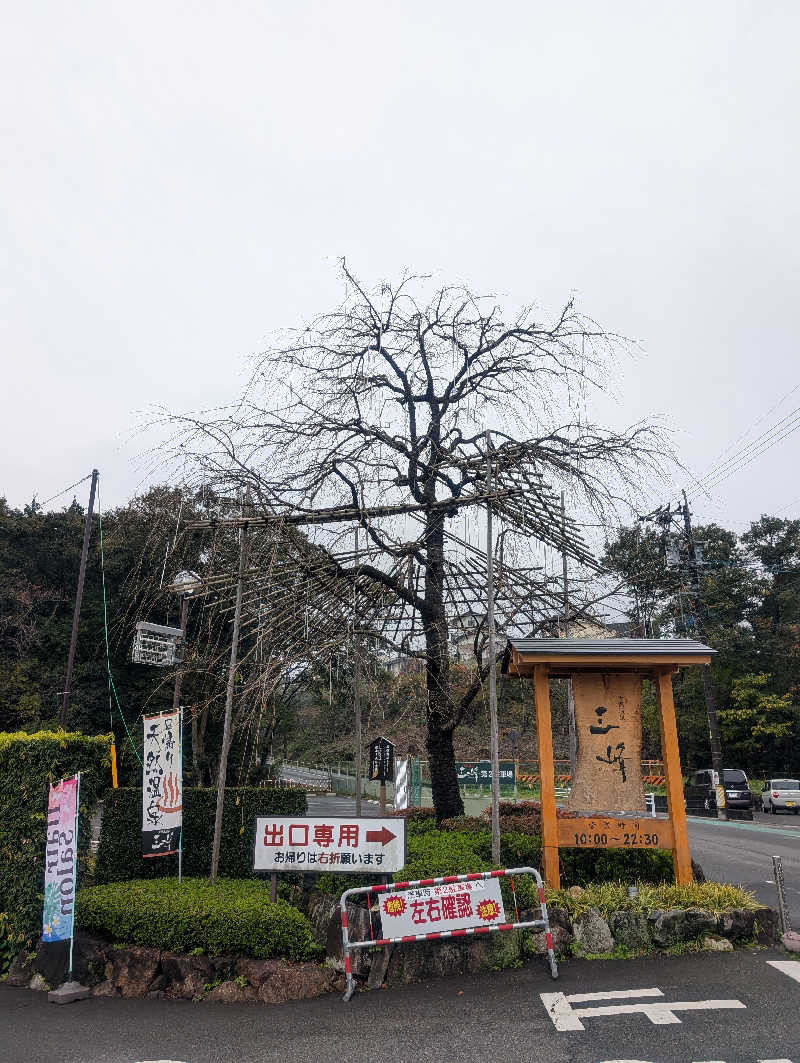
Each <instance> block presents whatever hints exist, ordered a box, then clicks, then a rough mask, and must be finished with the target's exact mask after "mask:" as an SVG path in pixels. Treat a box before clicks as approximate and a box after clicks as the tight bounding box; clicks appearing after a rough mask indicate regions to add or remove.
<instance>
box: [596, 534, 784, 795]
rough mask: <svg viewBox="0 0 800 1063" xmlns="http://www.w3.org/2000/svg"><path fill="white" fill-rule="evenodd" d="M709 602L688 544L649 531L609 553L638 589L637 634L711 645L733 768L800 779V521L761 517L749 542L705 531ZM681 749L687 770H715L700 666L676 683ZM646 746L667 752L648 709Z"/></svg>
mask: <svg viewBox="0 0 800 1063" xmlns="http://www.w3.org/2000/svg"><path fill="white" fill-rule="evenodd" d="M694 535H695V539H696V541H697V542H699V543H702V557H703V560H702V563H701V564H700V566H699V573H700V600H698V598H697V595H696V593H695V590H694V588H693V585H692V581H691V579H690V572H689V558H688V556H687V547H686V544H685V542H684V541H683V539H682V537H679V536H675V535H672V534H670V535H666V534H664V533H663V532H661V531H658V530H656V529H654V528H652V527H649V526H643V525H641V524H640V525H638V526H636V527H629V528H622V529H621V530H620V531H619V532H618V534H617V535H616V537H615V538H614V539H613V541H611V542H610V543H609V544H608V545H607V547H606V551H605V562H606V565H607V566H608V568H609V569H610V570H611V571H612V572H613V573H615V574H617V575H618V576H620V577H621V578H622V579H623V580H624V582H625V584H626V587H627V589H628V592H629V599H628V604H627V607H626V612H627V616H628V618H629V620H630V622H631V626H632V629H633V633H634V634H636V635H640V636H644V635H647V636H651V637H656V638H658V637H676V638H693V637H695V636H696V627H697V621H696V617H697V616H698V615H702V616H703V617H704V638H705V640H706V641H707V642H708V643H709V644H710V645H711V646H712V647H713V648H714V649H715V650H717V654H716V656H715V658H714V661H713V665H712V675H713V681H714V687H715V691H716V694H717V699H718V705H719V713H718V714H719V722H720V728H721V732H722V742H723V754H724V760H725V763H726V764H727V765H729V766H731V767H741V768H744V769H745V770H746V771H748V772H749V773H750V774H752V775H755V776H756V777H759V776H763V775H765V774H766V775H769V774H781V773H787V774H792V775H797V774H798V772H799V771H800V756H798V754H797V753H796V750H797V748H798V739H800V520H784V519H781V518H779V517H773V516H766V515H763V516H761V517H760V518H759V519H758V520H756V521H753V522H752V523H751V524H750V527H749V529H748V530H747V531H746V532H745V533H744V534H742V535H736V534H735V533H734V532H732V531H729V530H727V529H726V528H723V527H720V526H719V525H718V524H713V523H712V524H705V525H698V526H697V527H696V528H695V532H694ZM675 701H676V708H677V712H678V727H679V735H680V738H681V750H682V755H683V759H684V763H685V764H686V765H687V767H691V768H701V767H708V766H709V765H710V757H709V751H708V750H709V747H708V724H707V720H706V711H705V704H704V701H703V691H702V682H701V679H700V676H699V675H698V674H697V670H696V669H686V670H685V671H684V672H683V673H682V674H681V675H680V676H679V677H678V678H677V680H676V683H675ZM645 745H646V749H647V752H648V753H650V754H652V755H657V749H658V724H657V720H656V717H655V709H654V705H653V703H652V701H651V700H650V701H649V702H648V704H647V705H646V707H645Z"/></svg>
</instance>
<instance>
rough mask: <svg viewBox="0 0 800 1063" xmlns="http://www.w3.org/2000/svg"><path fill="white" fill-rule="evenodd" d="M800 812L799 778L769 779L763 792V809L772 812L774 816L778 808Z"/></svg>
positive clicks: (795, 812)
mask: <svg viewBox="0 0 800 1063" xmlns="http://www.w3.org/2000/svg"><path fill="white" fill-rule="evenodd" d="M779 809H783V810H784V811H786V812H794V814H795V815H797V814H798V812H800V780H799V779H767V781H766V782H765V783H764V789H763V791H762V793H761V811H762V812H771V813H772V814H773V815H774V816H776V815H777V814H778V810H779Z"/></svg>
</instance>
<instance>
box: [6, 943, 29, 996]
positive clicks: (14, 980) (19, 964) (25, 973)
mask: <svg viewBox="0 0 800 1063" xmlns="http://www.w3.org/2000/svg"><path fill="white" fill-rule="evenodd" d="M35 959H36V957H35V956H32V955H31V954H30V953H29V952H28V950H27V949H23V950H22V952H18V953H17V955H16V956H15V957H14V959H13V960H12V961H11V966H10V967H9V968H8V974H7V976H6V985H12V986H15V987H16V988H17V989H27V988H28V986H29V985H30V981H31V978H33V975H34V973H35V970H36V968H35V966H34V960H35Z"/></svg>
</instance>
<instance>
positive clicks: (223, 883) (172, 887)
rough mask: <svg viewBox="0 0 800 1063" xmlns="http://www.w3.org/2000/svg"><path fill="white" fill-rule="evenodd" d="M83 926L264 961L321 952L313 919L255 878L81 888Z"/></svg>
mask: <svg viewBox="0 0 800 1063" xmlns="http://www.w3.org/2000/svg"><path fill="white" fill-rule="evenodd" d="M77 919H78V923H79V925H80V926H82V927H84V928H85V929H86V930H90V931H93V932H95V933H100V934H105V935H107V936H108V937H110V938H111V939H112V940H113V941H115V942H118V943H120V944H122V943H124V944H130V945H146V946H150V947H151V948H158V949H169V950H171V951H174V952H191V951H193V950H195V949H199V950H200V951H201V952H203V953H208V954H209V955H216V954H217V953H220V952H234V953H238V954H243V955H247V956H256V957H258V958H259V959H269V958H271V957H273V956H285V957H287V958H288V959H290V960H309V959H312V958H314V957H315V956H317V955H319V953H320V952H321V951H322V948H321V946H319V945H317V943H316V942H315V940H314V934H313V931H312V929H311V924H310V923H309V921H308V919H306V917H305V916H304V915H303V913H302V912H300V911H298V909H297V908H294V907H292V905H291V904H288V903H287V902H286V901H283V900H278V901H276V902H275V903H274V904H273V903H271V902H270V900H269V888H268V887H267V886H265V885H263V884H262V883H260V882H255V881H253V880H252V879H244V880H242V879H219V880H218V882H217V883H216V885H214V886H209V884H208V882H207V881H206V880H205V879H187V878H185V879H184V880H183V882H181V883H180V885H179V884H178V881H177V879H156V880H153V879H150V880H144V879H139V880H136V881H133V882H114V883H109V884H108V885H106V886H89V887H87V888H85V889H82V890H79V891H78V897H77Z"/></svg>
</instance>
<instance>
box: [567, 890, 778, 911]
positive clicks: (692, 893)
mask: <svg viewBox="0 0 800 1063" xmlns="http://www.w3.org/2000/svg"><path fill="white" fill-rule="evenodd" d="M636 885H637V886H638V889H639V896H638V897H637V898H635V899H634V900H631V899H630V898H629V897H628V893H627V885H626V884H624V883H622V882H597V883H594V884H591V885H588V886H585V887H584V888H583V890H582V892H581V893H580V894H578V896H575V897H574V896H573V895H572V894H571V893H570V892H569V891H568V890H547V903H548V904H553V905H557V906H558V907H561V908H566V909H567V911H568V912H569V914H570V915H571V916H572V917H575V916H577V915H580V914H581V913H582V912H586V911H588V910H589V909H590V908H597V909H598V910H599V911H600V912H602V914H603V915H604V916H605V917H606V918H607V917H608V916H609V915H610V913H611V912H615V911H618V910H619V909H620V908H628V909H632V910H635V911H653V910H655V909H669V908H704V909H705V910H706V911H709V912H714V913H715V914H719V913H720V912H723V911H725V910H726V909H727V908H746V909H749V910H751V911H754V910H756V909H758V908H761V907H763V906H762V905H761V904H759V902H758V901H757V900H756V898H755V894H754V893H752V892H751V891H750V890H745V889H742V888H741V886H729V885H727V884H726V883H723V882H693V883H691V884H690V885H688V886H676V885H670V884H662V885H653V884H652V883H648V882H639V883H637V884H636Z"/></svg>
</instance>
